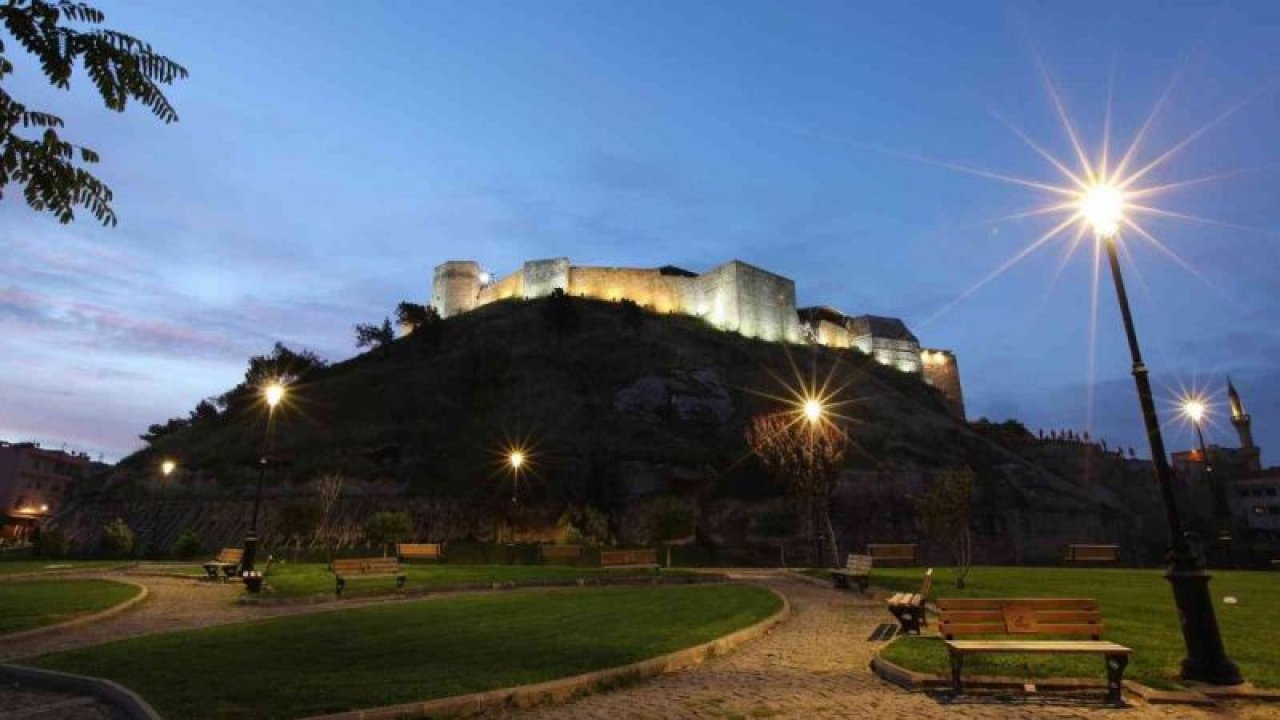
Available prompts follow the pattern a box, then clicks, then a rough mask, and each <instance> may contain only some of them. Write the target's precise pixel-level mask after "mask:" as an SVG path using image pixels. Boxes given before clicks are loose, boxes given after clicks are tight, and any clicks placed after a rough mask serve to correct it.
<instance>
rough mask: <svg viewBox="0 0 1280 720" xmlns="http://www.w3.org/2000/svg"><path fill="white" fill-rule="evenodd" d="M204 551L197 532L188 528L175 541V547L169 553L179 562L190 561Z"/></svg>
mask: <svg viewBox="0 0 1280 720" xmlns="http://www.w3.org/2000/svg"><path fill="white" fill-rule="evenodd" d="M203 549H204V548H203V547H201V545H200V536H199V535H197V534H196V531H195V530H192V529H191V528H187V529H186V530H183V531H182V534H181V535H179V536H178V539H177V540H176V541H174V543H173V547H172V548H170V549H169V552H170V553H172V554H173V556H174V557H175V558H177V559H179V560H190V559H192V558H194V557H196V556H197V555H199V554H200V552H201V551H202V550H203Z"/></svg>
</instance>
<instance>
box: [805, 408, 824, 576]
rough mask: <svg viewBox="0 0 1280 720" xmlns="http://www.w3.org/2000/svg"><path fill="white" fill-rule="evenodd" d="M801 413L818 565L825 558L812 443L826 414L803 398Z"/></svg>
mask: <svg viewBox="0 0 1280 720" xmlns="http://www.w3.org/2000/svg"><path fill="white" fill-rule="evenodd" d="M800 411H801V413H802V414H803V415H804V422H805V425H806V426H807V427H808V428H809V444H808V447H807V452H806V453H805V472H806V473H807V474H808V477H807V478H806V482H805V487H806V488H808V495H809V522H810V523H811V524H812V525H813V550H814V552H815V553H816V554H817V560H818V562H819V563H822V562H824V560H823V558H825V557H826V548H825V547H824V546H825V545H826V542H825V541H826V538H824V537H823V535H822V528H820V527H819V525H820V524H821V518H820V517H819V513H818V493H817V488H816V487H814V484H815V482H816V478H815V477H814V469H813V463H814V457H813V453H814V443H815V442H816V441H817V438H816V437H814V433H816V432H817V431H818V424H819V423H821V422H822V416H823V414H824V413H825V412H826V408H825V407H824V406H823V403H822V400H821V399H820V398H817V397H808V398H805V400H804V403H803V404H802V405H801V407H800Z"/></svg>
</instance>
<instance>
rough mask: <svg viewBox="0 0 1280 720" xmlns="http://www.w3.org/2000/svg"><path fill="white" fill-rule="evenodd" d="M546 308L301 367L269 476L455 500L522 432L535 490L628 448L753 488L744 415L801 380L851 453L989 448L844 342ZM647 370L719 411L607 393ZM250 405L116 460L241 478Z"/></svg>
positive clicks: (581, 487)
mask: <svg viewBox="0 0 1280 720" xmlns="http://www.w3.org/2000/svg"><path fill="white" fill-rule="evenodd" d="M546 304H547V303H546V301H542V300H539V301H508V302H502V303H496V304H493V305H489V306H486V307H483V308H480V309H478V310H476V311H473V312H471V313H468V314H466V315H462V316H459V317H456V318H451V319H449V320H447V321H445V322H444V331H443V339H442V341H441V342H440V343H439V344H438V345H433V344H430V343H426V342H422V341H419V340H415V339H414V338H413V337H412V336H410V337H408V338H403V339H400V340H397V341H396V342H395V343H393V344H391V345H390V346H388V347H386V348H383V349H379V350H375V351H372V352H369V353H366V354H363V355H360V356H358V357H355V358H353V359H351V360H348V361H345V362H342V363H339V364H336V365H333V366H330V367H327V368H323V369H321V370H318V371H315V372H314V373H312V374H310V375H309V376H308V377H306V378H305V381H303V382H299V383H298V384H296V385H295V386H293V387H291V389H290V405H289V407H287V408H284V409H282V410H278V411H277V417H276V427H275V430H274V437H275V454H276V455H278V456H280V457H283V458H287V459H288V461H289V465H288V467H287V469H286V470H285V471H283V472H280V473H277V474H276V475H277V477H279V476H288V477H289V478H292V479H294V480H299V479H308V478H310V477H313V476H314V475H315V474H316V473H318V472H321V471H323V470H326V469H335V470H340V471H342V472H345V473H347V474H348V476H349V477H354V478H363V479H380V480H391V481H396V482H399V483H403V484H405V485H406V486H407V487H408V488H410V489H412V490H413V491H415V492H417V493H426V494H440V495H442V496H449V497H466V496H468V494H470V493H473V492H476V491H477V488H478V487H481V486H484V485H486V483H483V482H479V481H481V480H484V479H486V478H494V477H499V476H501V475H502V472H503V468H502V465H501V461H502V457H501V454H500V450H501V448H502V447H503V446H504V443H506V442H508V441H510V440H527V441H528V442H529V443H530V444H531V447H532V455H533V468H534V470H535V472H536V475H537V477H536V478H535V483H534V484H535V485H537V486H539V487H540V488H541V491H542V492H550V493H556V494H562V495H563V494H567V495H579V494H582V493H586V492H588V490H589V488H592V487H599V486H602V485H606V484H607V483H608V482H610V481H611V479H613V478H614V476H615V475H616V474H617V471H618V468H619V466H620V465H624V464H626V463H629V462H630V463H643V464H645V465H647V466H659V467H670V468H683V469H686V470H688V469H692V470H694V471H696V472H700V473H710V474H711V475H713V476H714V477H716V478H717V483H716V484H717V487H718V488H719V489H720V490H721V491H722V492H729V493H737V494H746V495H751V494H752V493H757V492H764V491H765V488H764V487H763V486H762V483H763V481H762V480H761V478H760V477H758V475H759V473H758V471H757V469H756V467H755V466H754V464H753V463H752V462H750V461H749V460H748V459H747V454H746V447H745V444H744V442H743V432H742V431H743V426H744V423H745V422H746V421H747V420H748V418H749V417H750V416H751V415H752V414H755V413H760V412H767V411H772V410H776V409H779V408H781V407H783V405H782V404H781V403H780V402H779V401H777V400H774V399H771V398H769V397H768V396H770V395H775V396H776V395H785V394H786V392H787V391H786V386H787V385H792V386H796V385H798V384H799V383H800V382H802V381H806V382H807V381H809V380H810V379H812V378H817V379H818V380H819V381H822V380H826V379H828V378H829V382H830V387H831V388H832V389H836V388H839V389H840V390H839V392H838V393H836V399H837V400H838V401H842V402H846V403H847V404H846V405H844V406H843V407H842V413H843V414H844V415H847V416H848V417H849V418H850V420H851V428H852V433H853V437H854V439H855V441H856V443H857V445H858V447H859V448H860V450H861V452H859V453H855V455H854V457H853V458H852V459H851V463H853V464H855V465H862V466H866V467H870V466H874V465H876V464H878V463H882V462H885V461H892V462H895V463H899V464H912V465H922V466H954V465H957V464H960V463H963V462H969V463H970V464H981V462H982V456H984V455H991V454H992V453H995V454H996V455H999V451H998V450H996V449H995V448H994V446H992V445H990V444H989V443H987V442H985V441H983V440H981V439H979V438H977V437H976V436H974V435H973V434H971V433H970V432H969V431H968V430H967V429H966V428H965V427H964V425H963V424H962V423H958V422H956V421H954V420H953V419H952V418H951V417H949V416H948V415H947V414H946V412H945V409H944V406H943V403H942V401H941V398H940V396H939V395H938V393H937V392H936V391H935V390H933V389H932V388H930V387H929V386H927V385H926V384H925V383H924V382H923V381H921V380H920V379H919V378H918V377H915V376H911V375H905V374H902V373H900V372H898V371H896V370H892V369H890V368H885V367H882V366H880V365H878V364H877V363H875V362H873V361H872V360H871V359H870V358H868V357H867V356H865V355H863V354H862V353H860V352H858V351H850V350H834V349H829V348H821V347H810V346H798V345H796V346H787V345H783V344H778V343H769V342H763V341H755V340H750V339H747V338H744V337H742V336H740V335H738V334H736V333H730V332H723V331H719V330H717V329H714V328H713V327H711V326H710V325H708V324H706V323H705V322H703V321H701V320H699V319H696V318H691V317H686V316H677V315H671V316H660V315H654V314H650V313H644V315H643V320H642V322H640V324H639V325H638V326H636V325H635V323H634V322H628V319H627V311H626V309H625V308H624V307H623V306H622V305H619V304H616V303H608V302H598V301H590V300H578V299H575V300H574V301H573V304H574V306H575V307H576V308H577V311H578V314H579V317H580V323H579V327H578V329H577V331H576V332H573V333H570V334H565V335H563V336H561V335H560V334H557V333H556V332H555V331H554V330H553V329H552V326H551V324H550V323H549V322H548V320H547V318H546V314H545V308H546ZM708 371H709V373H710V374H708ZM690 373H696V377H693V376H691V375H690ZM655 376H656V377H657V378H659V381H658V382H659V384H661V383H663V382H665V384H666V387H667V388H668V389H669V390H674V391H676V392H677V393H686V394H685V395H684V398H685V399H687V400H689V401H690V402H692V403H693V404H694V405H695V406H696V405H698V404H699V403H701V402H703V401H706V400H707V399H708V398H710V402H711V405H712V406H715V402H717V401H716V398H715V395H716V393H717V392H720V391H719V390H718V389H717V388H716V387H714V386H715V384H716V383H715V381H716V380H718V382H719V383H720V384H721V385H723V392H725V393H727V396H728V400H729V405H728V406H727V410H726V411H725V412H721V413H716V412H711V413H702V414H701V415H699V413H698V408H697V407H695V412H693V414H692V415H690V413H688V412H684V413H683V415H682V412H681V409H680V408H677V407H674V405H675V403H674V402H673V403H671V406H670V407H662V408H658V409H657V410H656V411H655V412H648V413H646V412H627V411H623V410H619V409H618V408H616V407H615V397H616V396H617V393H618V392H619V391H620V390H622V389H623V388H626V387H628V386H631V385H632V384H634V383H636V382H637V381H638V380H641V379H642V378H646V377H655ZM708 377H710V378H711V379H712V382H711V386H712V387H711V388H710V389H708V387H707V383H706V382H704V381H705V380H706V379H707V378H708ZM719 407H725V406H724V405H723V404H722V405H720V406H719ZM717 415H718V416H717ZM264 417H265V411H264V410H262V409H261V408H252V407H243V408H241V409H238V410H237V409H235V408H234V406H233V408H232V409H231V410H228V411H225V412H223V413H221V414H220V415H218V416H217V417H214V418H208V419H205V420H202V421H200V422H197V423H196V424H195V425H193V426H192V427H190V428H187V429H184V430H180V431H178V432H176V433H173V434H171V435H167V436H164V437H162V438H160V439H158V440H157V441H156V442H155V443H154V445H153V446H152V447H150V448H148V449H146V450H143V451H141V452H139V453H136V454H135V455H133V456H131V457H129V458H127V459H126V460H125V461H124V462H122V463H121V466H120V468H121V470H122V471H123V473H124V474H125V475H126V476H134V477H145V476H154V475H155V468H156V467H158V464H159V459H160V458H162V457H172V458H175V459H176V460H177V461H178V462H179V463H180V465H181V467H182V468H183V469H184V471H185V477H186V479H187V480H188V481H189V480H191V479H192V478H193V477H195V476H199V477H201V478H204V479H205V480H210V479H212V480H216V482H217V483H218V484H220V485H224V486H225V485H237V484H240V483H242V482H244V481H245V480H248V479H251V478H252V477H254V471H253V461H254V458H255V457H257V456H258V454H259V453H260V451H261V447H262V443H263V437H264V428H265V422H264Z"/></svg>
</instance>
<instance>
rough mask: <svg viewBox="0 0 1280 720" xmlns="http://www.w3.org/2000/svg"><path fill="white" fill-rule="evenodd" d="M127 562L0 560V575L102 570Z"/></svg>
mask: <svg viewBox="0 0 1280 720" xmlns="http://www.w3.org/2000/svg"><path fill="white" fill-rule="evenodd" d="M127 562H128V561H127V560H0V575H17V574H18V573H36V572H55V571H63V572H65V571H67V570H102V569H104V568H114V567H120V566H121V565H125V564H126V563H127Z"/></svg>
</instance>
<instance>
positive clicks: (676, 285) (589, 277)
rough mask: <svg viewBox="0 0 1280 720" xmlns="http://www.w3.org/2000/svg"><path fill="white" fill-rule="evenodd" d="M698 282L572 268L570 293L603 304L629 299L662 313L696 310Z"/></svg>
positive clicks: (607, 269)
mask: <svg viewBox="0 0 1280 720" xmlns="http://www.w3.org/2000/svg"><path fill="white" fill-rule="evenodd" d="M694 280H695V278H689V277H683V276H679V275H663V274H662V273H661V272H659V271H658V270H651V269H641V268H615V267H572V268H570V269H569V292H570V293H571V294H573V295H581V296H584V297H589V298H597V299H600V300H621V299H623V298H626V299H628V300H632V301H634V302H636V303H637V304H639V305H642V306H644V307H646V308H649V309H651V310H653V311H654V312H660V313H670V312H679V313H689V314H694V310H693V293H692V289H693V282H694Z"/></svg>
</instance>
